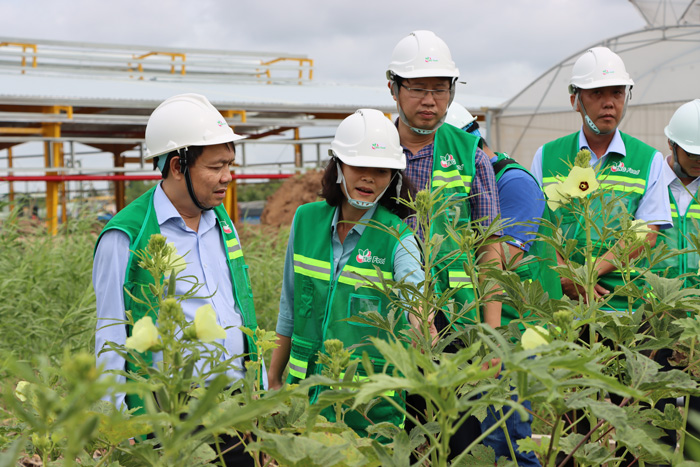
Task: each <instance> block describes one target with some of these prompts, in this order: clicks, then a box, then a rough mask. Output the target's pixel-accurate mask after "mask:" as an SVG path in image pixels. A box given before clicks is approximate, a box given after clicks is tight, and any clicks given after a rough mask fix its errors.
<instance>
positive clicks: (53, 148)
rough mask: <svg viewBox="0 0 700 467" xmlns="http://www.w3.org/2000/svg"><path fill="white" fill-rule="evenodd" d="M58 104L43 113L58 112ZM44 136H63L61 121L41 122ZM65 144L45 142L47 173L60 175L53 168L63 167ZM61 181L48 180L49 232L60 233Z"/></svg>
mask: <svg viewBox="0 0 700 467" xmlns="http://www.w3.org/2000/svg"><path fill="white" fill-rule="evenodd" d="M58 112H59V109H58V107H57V106H47V107H44V108H43V113H48V114H57V113H58ZM41 128H42V130H43V133H44V136H45V137H47V138H60V137H61V123H60V122H50V123H47V122H44V123H42V124H41ZM62 153H63V144H62V143H59V142H49V141H45V142H44V166H45V167H46V175H58V172H57V171H55V170H51V169H52V168H54V169H55V168H58V167H61V161H62V160H63V157H62ZM60 185H61V182H46V229H47V231H48V233H49V234H51V235H56V234H57V233H58V199H59V198H58V192H59V187H60Z"/></svg>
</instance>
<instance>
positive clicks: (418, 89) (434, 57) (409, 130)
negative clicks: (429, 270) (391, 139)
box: [386, 31, 502, 458]
mask: <svg viewBox="0 0 700 467" xmlns="http://www.w3.org/2000/svg"><path fill="white" fill-rule="evenodd" d="M386 77H387V79H388V87H389V90H390V91H391V94H392V96H393V98H394V100H395V101H396V107H397V110H398V113H399V118H398V119H397V120H396V125H397V128H398V131H399V137H400V139H401V146H402V147H403V152H404V154H405V155H406V176H407V178H409V179H410V180H411V182H412V183H413V185H414V186H415V188H416V190H431V191H435V190H441V194H442V196H443V197H444V198H446V199H449V202H450V203H454V202H456V203H457V204H455V205H454V208H451V209H448V211H449V213H448V214H447V215H444V216H442V217H440V218H436V216H434V215H433V216H431V222H430V231H429V232H421V231H419V232H418V234H419V235H421V236H423V235H424V236H425V237H426V238H432V237H434V236H435V235H443V236H444V237H445V240H444V241H443V243H442V245H441V247H440V252H439V254H438V257H437V261H436V263H437V264H436V265H435V271H437V272H438V274H437V287H436V288H437V292H438V293H442V292H445V291H447V290H454V291H455V295H454V297H455V305H454V308H453V309H452V311H449V310H445V311H444V313H443V312H438V313H437V314H436V317H435V324H436V327H437V328H438V330H441V331H442V330H444V329H445V328H447V327H448V326H452V327H456V328H461V327H464V326H468V325H473V324H475V323H486V324H488V325H490V326H491V327H493V328H497V327H499V326H500V325H501V303H500V302H498V301H496V300H488V299H489V298H490V296H489V295H488V294H489V293H490V292H492V291H486V292H487V293H486V294H484V296H482V297H479V298H480V299H481V300H482V303H485V305H484V306H482V307H480V309H478V310H477V309H475V308H474V307H473V306H472V304H473V303H474V298H475V287H474V283H473V282H472V277H471V276H470V275H468V274H467V273H466V272H465V270H464V263H465V262H466V261H469V260H470V258H469V255H474V257H476V258H479V260H478V266H480V267H485V265H487V264H490V265H491V267H496V268H498V267H500V265H501V256H500V253H501V251H502V249H501V246H500V244H499V243H497V242H494V243H490V244H488V245H485V246H483V247H481V248H479V251H477V252H471V251H470V252H464V253H463V254H462V255H461V256H460V257H459V258H457V259H456V260H455V259H454V257H453V256H452V255H451V253H452V252H454V251H455V250H458V249H459V245H458V244H457V243H456V242H455V241H453V240H452V239H451V238H450V237H449V235H447V234H446V232H447V229H448V226H449V225H450V224H451V223H452V222H455V223H457V224H458V227H466V226H469V227H472V228H477V227H479V228H482V229H488V228H489V227H490V226H491V224H492V223H493V221H494V220H495V219H496V218H497V217H498V215H499V214H500V210H499V203H498V190H497V188H496V180H495V177H494V173H493V168H492V167H491V163H490V162H489V159H488V156H487V155H486V154H485V153H484V152H483V151H482V150H481V149H480V148H479V138H478V137H476V136H473V135H470V134H469V133H466V132H464V131H462V130H460V129H458V128H455V127H453V126H452V125H444V124H443V123H444V121H445V117H446V115H447V109H448V107H449V105H450V103H451V102H452V100H453V99H454V95H455V86H456V83H457V79H458V77H459V70H458V69H457V67H456V66H455V63H454V61H453V60H452V55H451V53H450V49H449V48H448V47H447V44H446V43H445V42H444V41H443V40H442V39H441V38H440V37H438V36H437V35H436V34H435V33H433V32H432V31H414V32H412V33H411V34H409V35H408V36H406V37H404V38H403V39H401V40H400V41H399V42H398V43H397V44H396V46H395V47H394V50H393V52H392V54H391V61H390V62H389V66H388V69H387V71H386ZM436 204H440V203H436ZM457 207H458V209H457ZM439 208H440V206H435V207H434V209H433V213H437V212H439ZM457 216H458V217H457ZM408 223H409V225H413V226H415V219H412V218H410V219H408ZM501 234H502V232H501V231H495V232H491V237H498V236H500V235H501ZM489 240H494V238H489ZM482 278H483V276H481V277H478V279H479V280H481V279H482ZM409 397H411V398H413V399H414V400H410V401H409V402H410V404H411V406H413V407H414V408H415V409H416V412H417V416H419V417H420V411H421V409H420V407H421V406H422V404H424V401H422V400H420V398H418V397H415V398H414V397H413V395H410V396H409ZM472 418H473V417H472ZM472 418H470V419H469V420H468V421H467V422H466V423H463V424H461V425H460V426H459V427H458V428H457V431H456V433H455V434H454V435H453V436H452V438H451V439H450V458H453V457H454V456H456V455H459V454H460V453H461V452H462V451H463V450H464V449H465V448H466V447H467V446H469V444H470V443H471V442H472V441H473V440H474V439H475V438H476V437H477V436H478V434H479V432H480V427H479V424H478V420H476V419H475V418H473V419H472ZM406 426H407V430H410V427H411V424H410V423H407V425H406Z"/></svg>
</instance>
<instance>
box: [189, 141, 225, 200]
mask: <svg viewBox="0 0 700 467" xmlns="http://www.w3.org/2000/svg"><path fill="white" fill-rule="evenodd" d="M235 156H236V154H235V153H234V152H233V146H232V145H231V143H223V144H216V145H213V146H205V147H204V151H203V152H202V154H201V155H200V156H199V157H198V158H197V160H196V161H195V163H194V164H193V165H192V166H191V167H190V178H191V179H192V187H193V188H194V192H195V195H196V196H197V200H199V203H200V204H201V205H202V206H204V207H207V208H213V207H216V206H218V205H220V204H221V203H223V201H224V198H225V197H226V187H228V184H229V183H230V182H231V180H232V177H231V165H233V161H234V159H235Z"/></svg>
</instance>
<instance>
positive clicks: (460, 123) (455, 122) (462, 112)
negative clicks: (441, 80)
mask: <svg viewBox="0 0 700 467" xmlns="http://www.w3.org/2000/svg"><path fill="white" fill-rule="evenodd" d="M474 120H476V117H475V116H473V115H472V114H471V113H469V111H468V110H467V109H466V108H465V107H464V106H463V105H462V104H458V103H457V102H453V103H452V105H450V108H449V109H447V117H446V118H445V123H449V124H450V125H452V126H456V127H457V128H460V129H463V128H464V127H465V126H467V125H469V124H470V123H472V122H473V121H474Z"/></svg>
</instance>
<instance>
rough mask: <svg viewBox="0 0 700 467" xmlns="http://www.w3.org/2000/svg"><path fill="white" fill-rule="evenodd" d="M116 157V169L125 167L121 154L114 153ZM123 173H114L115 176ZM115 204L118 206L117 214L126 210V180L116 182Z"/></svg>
mask: <svg viewBox="0 0 700 467" xmlns="http://www.w3.org/2000/svg"><path fill="white" fill-rule="evenodd" d="M113 155H114V167H115V168H117V167H124V158H123V157H122V155H121V153H116V152H115V153H113ZM122 173H123V172H114V175H121V174H122ZM114 204H115V205H116V208H117V212H119V211H121V210H122V209H124V207H125V206H126V186H125V184H124V180H115V181H114Z"/></svg>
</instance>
